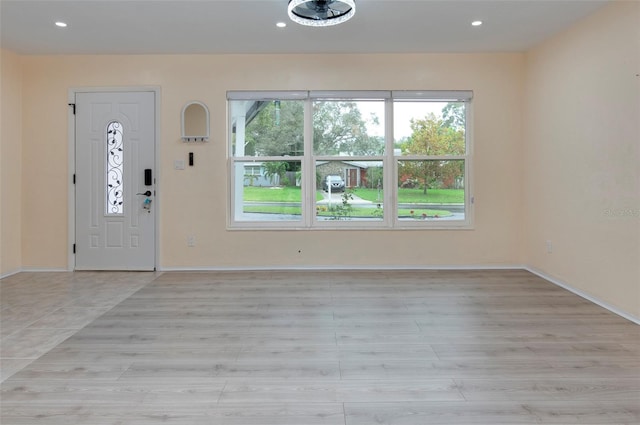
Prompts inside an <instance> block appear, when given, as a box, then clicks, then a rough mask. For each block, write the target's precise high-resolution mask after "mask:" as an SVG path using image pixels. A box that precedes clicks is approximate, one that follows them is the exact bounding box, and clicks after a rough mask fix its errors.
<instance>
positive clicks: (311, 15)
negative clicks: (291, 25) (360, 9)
mask: <svg viewBox="0 0 640 425" xmlns="http://www.w3.org/2000/svg"><path fill="white" fill-rule="evenodd" d="M287 11H288V13H289V18H291V20H292V21H293V22H296V23H298V24H301V25H307V26H310V27H329V26H332V25H338V24H341V23H343V22H347V21H348V20H349V19H351V18H353V15H355V13H356V2H355V0H289V7H288V8H287Z"/></svg>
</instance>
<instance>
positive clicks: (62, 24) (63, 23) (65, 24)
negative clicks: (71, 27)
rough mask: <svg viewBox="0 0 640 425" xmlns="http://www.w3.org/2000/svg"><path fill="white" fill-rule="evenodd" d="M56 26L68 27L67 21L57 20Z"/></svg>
mask: <svg viewBox="0 0 640 425" xmlns="http://www.w3.org/2000/svg"><path fill="white" fill-rule="evenodd" d="M56 27H60V28H66V27H67V23H66V22H62V21H58V22H56Z"/></svg>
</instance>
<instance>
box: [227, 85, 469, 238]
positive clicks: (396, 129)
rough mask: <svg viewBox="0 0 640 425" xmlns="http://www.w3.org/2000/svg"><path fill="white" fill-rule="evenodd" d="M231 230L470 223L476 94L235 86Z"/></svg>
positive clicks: (231, 98) (231, 114)
mask: <svg viewBox="0 0 640 425" xmlns="http://www.w3.org/2000/svg"><path fill="white" fill-rule="evenodd" d="M228 101H229V102H228V105H229V161H230V182H231V188H230V189H231V191H230V192H231V203H230V210H229V213H230V214H229V224H230V227H232V228H437V227H440V228H443V227H444V228H455V227H469V226H470V225H471V202H470V199H471V196H470V189H469V188H470V184H469V176H470V172H469V170H470V166H471V164H470V162H471V155H470V152H471V143H470V131H469V121H470V120H469V119H468V118H469V113H470V102H471V92H466V91H456V92H409V91H398V92H387V91H357V92H340V91H338V92H322V91H319V92H306V91H302V92H229V93H228Z"/></svg>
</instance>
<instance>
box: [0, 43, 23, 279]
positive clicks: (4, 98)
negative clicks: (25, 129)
mask: <svg viewBox="0 0 640 425" xmlns="http://www.w3.org/2000/svg"><path fill="white" fill-rule="evenodd" d="M0 55H1V56H0V62H1V63H0V65H1V70H0V82H1V84H0V85H1V87H0V117H1V118H0V170H1V171H0V191H1V195H0V234H1V236H0V276H5V275H7V274H11V273H14V272H17V271H19V270H20V268H21V266H22V255H21V254H22V253H21V251H22V241H21V226H22V225H21V217H20V215H21V211H22V208H21V204H22V195H21V182H22V158H21V157H22V127H21V124H22V74H21V60H20V57H18V56H17V55H15V54H14V53H12V52H9V51H6V50H1V51H0Z"/></svg>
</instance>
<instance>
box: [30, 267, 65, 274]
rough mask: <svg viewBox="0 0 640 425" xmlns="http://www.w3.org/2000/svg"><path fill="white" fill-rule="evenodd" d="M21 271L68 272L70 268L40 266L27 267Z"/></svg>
mask: <svg viewBox="0 0 640 425" xmlns="http://www.w3.org/2000/svg"><path fill="white" fill-rule="evenodd" d="M20 271H21V272H25V273H60V272H68V271H69V270H67V269H65V268H59V269H58V268H39V267H25V268H23V269H22V270H20Z"/></svg>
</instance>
